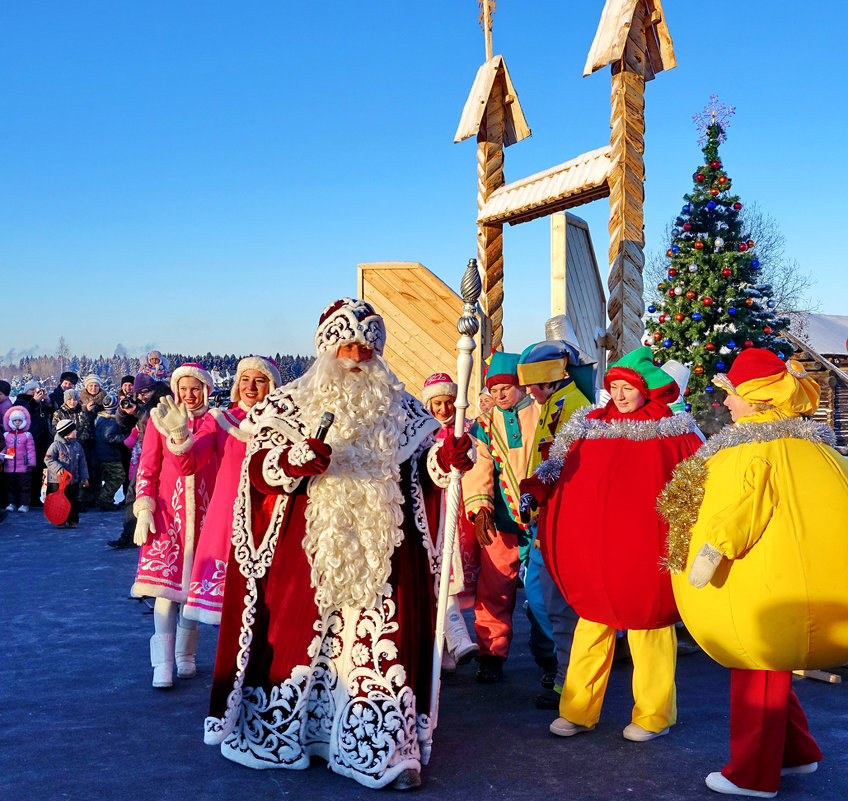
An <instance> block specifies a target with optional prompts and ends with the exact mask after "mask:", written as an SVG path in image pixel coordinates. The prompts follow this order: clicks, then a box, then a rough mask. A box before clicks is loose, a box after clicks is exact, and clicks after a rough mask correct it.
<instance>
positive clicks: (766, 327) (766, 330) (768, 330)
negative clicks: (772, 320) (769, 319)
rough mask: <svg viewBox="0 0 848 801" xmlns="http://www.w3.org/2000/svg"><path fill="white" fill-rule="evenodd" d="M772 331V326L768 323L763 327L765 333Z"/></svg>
mask: <svg viewBox="0 0 848 801" xmlns="http://www.w3.org/2000/svg"><path fill="white" fill-rule="evenodd" d="M771 332H772V327H771V326H770V325H767V326H765V327H764V328H763V333H764V334H770V333H771Z"/></svg>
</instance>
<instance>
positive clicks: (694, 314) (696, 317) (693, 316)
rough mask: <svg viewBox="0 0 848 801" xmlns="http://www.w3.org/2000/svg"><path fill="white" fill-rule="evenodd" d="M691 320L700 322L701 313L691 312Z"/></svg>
mask: <svg viewBox="0 0 848 801" xmlns="http://www.w3.org/2000/svg"><path fill="white" fill-rule="evenodd" d="M692 319H693V320H700V319H701V313H700V312H693V314H692Z"/></svg>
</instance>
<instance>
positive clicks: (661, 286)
mask: <svg viewBox="0 0 848 801" xmlns="http://www.w3.org/2000/svg"><path fill="white" fill-rule="evenodd" d="M657 289H658V290H659V291H660V292H662V291H663V290H664V289H665V282H661V283H659V284H657Z"/></svg>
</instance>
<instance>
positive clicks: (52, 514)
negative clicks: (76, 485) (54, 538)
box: [44, 470, 74, 526]
mask: <svg viewBox="0 0 848 801" xmlns="http://www.w3.org/2000/svg"><path fill="white" fill-rule="evenodd" d="M73 478H74V477H73V476H72V475H71V474H70V473H69V472H68V471H67V470H65V471H63V472H62V475H61V476H59V489H57V490H56V491H55V492H51V493H50V494H49V495H48V496H47V497H46V498H45V499H44V516H45V517H46V518H47V519H48V520H49V521H50V522H51V523H52V524H53V525H54V526H61V525H62V524H63V523H64V522H65V521H66V520H67V519H68V515H69V514H70V513H71V502H70V501H69V500H68V499H67V498H66V497H65V487H67V486H68V484H70V483H71V481H73Z"/></svg>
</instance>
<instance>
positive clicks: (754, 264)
mask: <svg viewBox="0 0 848 801" xmlns="http://www.w3.org/2000/svg"><path fill="white" fill-rule="evenodd" d="M751 266H752V267H753V268H754V269H755V270H758V269H759V267H760V260H759V259H754V260H753V261H751Z"/></svg>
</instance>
